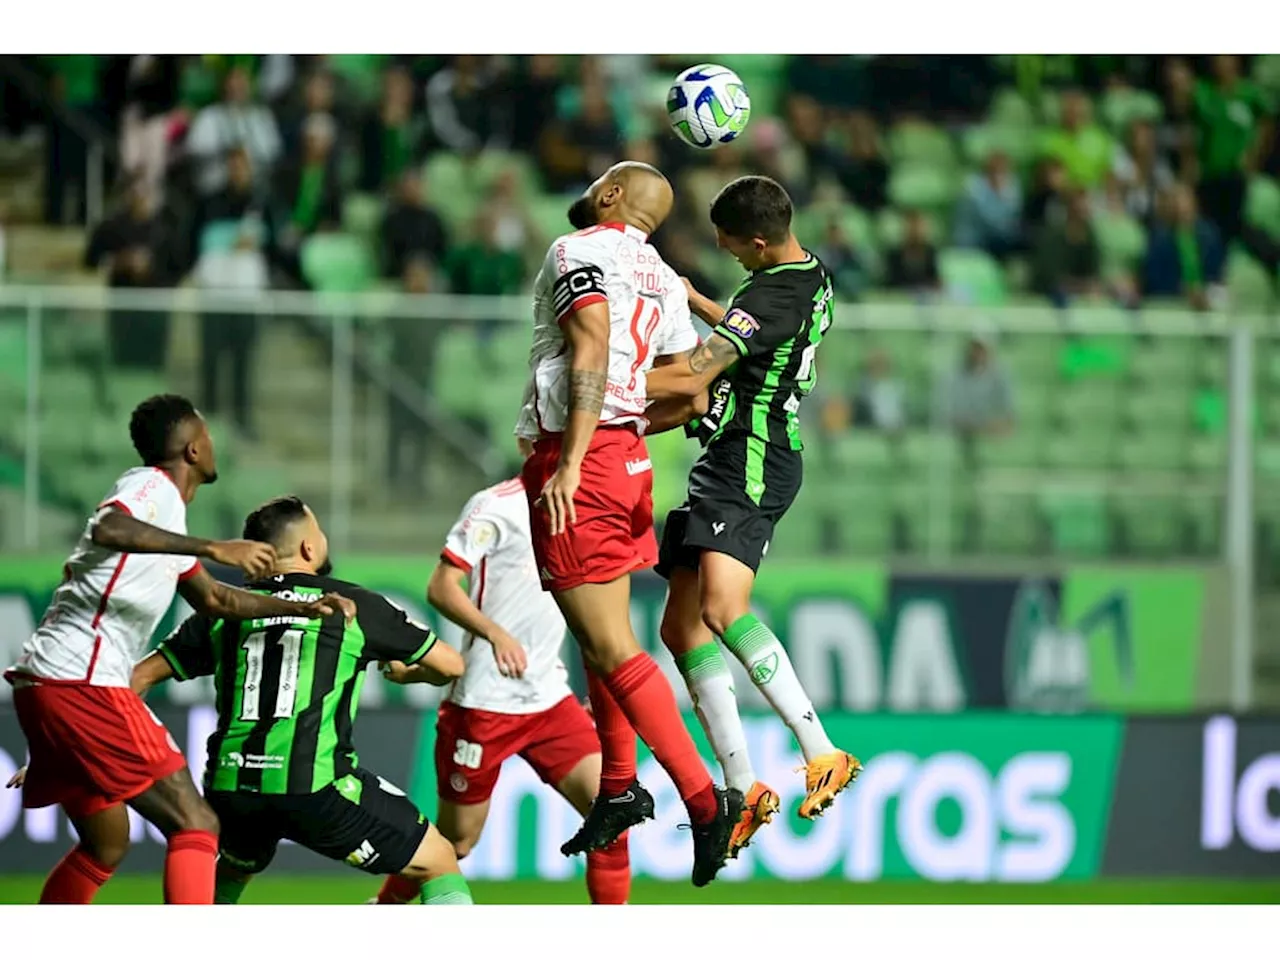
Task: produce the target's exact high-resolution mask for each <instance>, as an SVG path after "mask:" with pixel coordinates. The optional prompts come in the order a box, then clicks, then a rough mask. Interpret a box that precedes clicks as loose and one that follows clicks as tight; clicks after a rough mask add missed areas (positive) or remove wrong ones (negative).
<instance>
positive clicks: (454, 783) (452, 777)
mask: <svg viewBox="0 0 1280 960" xmlns="http://www.w3.org/2000/svg"><path fill="white" fill-rule="evenodd" d="M449 786H451V787H453V789H454V790H455V791H456V792H457V793H466V790H467V778H466V777H464V776H463V775H462V774H460V773H451V774H449Z"/></svg>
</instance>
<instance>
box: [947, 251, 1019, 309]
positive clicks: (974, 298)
mask: <svg viewBox="0 0 1280 960" xmlns="http://www.w3.org/2000/svg"><path fill="white" fill-rule="evenodd" d="M938 272H939V273H940V274H941V276H942V282H943V284H944V285H945V286H946V288H947V293H948V294H949V295H950V296H951V297H952V298H953V299H956V300H960V301H962V302H964V303H970V304H976V305H978V306H984V307H991V306H998V305H1000V304H1002V303H1004V302H1005V300H1006V298H1007V296H1008V291H1007V290H1006V289H1005V283H1004V273H1003V272H1002V271H1001V270H1000V265H999V264H998V263H996V261H995V260H994V259H992V257H991V255H990V254H988V253H986V252H984V251H982V250H960V249H948V250H943V251H942V252H941V253H940V254H939V255H938Z"/></svg>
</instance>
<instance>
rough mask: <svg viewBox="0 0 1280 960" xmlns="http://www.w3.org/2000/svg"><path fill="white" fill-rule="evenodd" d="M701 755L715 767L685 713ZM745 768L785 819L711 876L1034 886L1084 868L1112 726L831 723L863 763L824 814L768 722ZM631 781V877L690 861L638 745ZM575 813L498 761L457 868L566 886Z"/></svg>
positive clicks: (758, 724)
mask: <svg viewBox="0 0 1280 960" xmlns="http://www.w3.org/2000/svg"><path fill="white" fill-rule="evenodd" d="M688 723H689V727H690V729H691V730H692V731H693V732H694V735H695V739H696V740H697V741H698V744H699V747H700V749H701V750H702V753H703V756H704V757H705V758H707V760H708V763H709V764H710V765H711V766H712V768H713V769H716V768H715V762H714V758H713V755H712V753H711V751H710V749H709V748H708V747H707V745H706V741H705V739H704V738H703V736H702V732H701V729H700V728H699V727H698V725H697V723H696V721H694V720H693V719H692V718H689V720H688ZM746 730H747V741H748V750H749V752H750V754H751V757H752V761H753V762H754V764H755V768H756V775H757V776H758V777H759V778H760V779H761V780H762V781H763V782H766V783H768V784H769V785H770V786H771V787H773V788H774V789H775V790H777V791H778V792H779V793H780V794H781V796H782V802H783V814H782V815H781V816H779V817H778V818H777V819H776V820H775V821H774V822H773V823H772V824H770V825H769V826H768V827H767V828H766V829H764V830H761V831H760V833H759V834H757V836H756V840H755V842H753V843H752V845H751V847H750V848H748V850H747V851H746V852H745V853H744V854H743V856H742V857H740V858H739V859H738V860H736V861H734V862H733V863H731V864H730V865H729V866H728V867H727V868H726V871H725V873H724V874H723V875H724V877H725V878H726V879H729V880H748V879H758V878H766V877H772V878H777V879H787V880H812V879H818V878H844V879H847V880H863V881H868V880H880V879H908V878H919V879H925V880H933V881H999V882H1010V883H1040V882H1046V881H1051V880H1058V879H1067V878H1072V879H1084V878H1089V877H1093V876H1096V875H1097V873H1098V870H1099V865H1100V863H1101V856H1102V850H1103V844H1104V842H1105V840H1106V824H1107V818H1108V815H1109V812H1110V805H1111V796H1112V787H1113V782H1114V779H1115V773H1116V766H1117V763H1118V761H1119V756H1120V747H1121V742H1122V738H1123V735H1124V721H1123V720H1122V719H1121V718H1119V717H1114V716H1087V717H1027V716H1015V715H1012V714H1002V713H989V714H965V715H960V716H955V717H949V718H948V719H947V720H945V721H944V722H939V721H938V720H936V719H934V718H931V717H905V716H891V715H883V714H875V715H867V716H862V717H851V716H847V715H840V716H833V717H830V718H828V720H827V730H828V732H829V733H830V734H831V736H832V739H834V740H835V742H836V743H838V744H841V745H842V746H844V747H845V748H847V749H849V750H851V751H852V752H854V753H856V754H857V755H858V756H860V757H861V758H862V759H863V762H864V764H865V769H864V770H863V773H862V775H861V776H860V777H859V779H858V781H857V783H856V784H855V785H854V787H853V788H851V789H850V790H849V791H848V792H847V793H845V794H844V795H842V796H841V797H840V798H839V799H838V800H837V801H836V803H835V804H834V805H832V807H831V808H830V809H829V810H828V811H827V812H826V813H825V814H824V815H823V816H822V817H821V819H819V820H817V821H815V822H813V823H809V822H807V821H804V820H801V819H800V818H799V817H798V816H797V815H796V810H797V809H798V808H799V805H800V801H801V799H802V798H803V796H804V783H803V774H802V773H799V772H797V770H796V767H797V766H799V765H800V764H801V763H802V758H801V757H800V755H799V754H798V753H797V752H796V747H795V743H794V741H793V740H792V737H791V733H790V731H788V730H787V729H786V727H785V726H783V725H782V724H781V723H780V722H779V721H778V720H777V719H776V718H774V717H758V718H754V719H751V720H748V721H747V723H746ZM434 747H435V725H434V723H433V721H432V718H430V717H424V718H423V720H422V723H421V726H420V730H419V737H418V748H417V758H416V762H415V764H414V767H413V771H412V774H411V778H410V786H409V788H408V789H409V792H410V794H411V795H412V796H413V797H414V799H415V800H416V801H417V802H418V803H420V804H421V805H422V807H423V809H424V810H428V811H433V810H434V809H435V803H436V801H435V796H434V794H435V772H434V766H433V760H432V756H433V750H434ZM640 779H641V780H642V781H643V782H644V783H645V785H646V786H647V787H648V788H649V789H650V790H651V791H652V792H653V794H654V797H655V799H656V800H657V806H658V814H657V817H656V820H655V821H654V822H653V823H648V824H645V825H644V826H642V827H640V828H637V829H636V830H634V831H632V833H631V839H630V850H631V859H632V866H633V870H634V871H635V873H636V875H637V876H649V877H654V878H658V879H670V880H674V879H679V878H681V877H683V876H685V875H686V874H687V873H688V870H689V843H690V840H689V833H688V831H687V830H682V829H680V825H681V823H683V822H685V821H686V819H687V815H686V814H685V812H684V809H683V806H682V805H681V803H680V801H679V798H678V796H677V795H676V792H675V787H674V786H673V785H672V783H671V781H670V780H669V779H668V778H667V776H666V774H665V773H664V772H663V771H662V770H661V768H660V767H658V765H657V763H656V762H655V761H654V760H653V759H652V758H651V757H649V756H648V754H647V752H645V751H644V750H643V748H642V752H641V763H640ZM579 822H580V820H579V819H578V818H577V815H576V814H575V813H574V812H573V811H572V809H571V808H570V807H569V805H568V804H567V803H566V802H565V801H564V800H563V799H562V798H560V797H559V796H558V795H557V794H556V793H554V791H552V790H551V789H550V788H549V787H547V786H546V785H545V784H543V783H542V782H541V781H539V780H538V778H537V776H536V775H535V774H534V773H533V771H532V770H531V769H530V768H529V767H528V766H526V765H525V764H523V763H519V762H512V763H508V764H507V765H506V766H505V767H504V768H503V771H502V776H501V778H500V779H499V781H498V786H497V789H496V791H495V793H494V795H493V799H492V802H491V806H490V814H489V823H488V826H487V827H486V828H485V833H484V835H483V836H482V838H481V841H480V843H479V845H478V846H477V848H476V849H475V851H474V852H473V853H472V854H471V856H470V858H469V860H468V865H467V873H468V875H469V876H473V877H478V878H486V879H519V878H533V877H538V878H542V879H548V880H551V879H567V878H570V877H573V876H576V875H577V874H579V873H581V870H582V864H581V863H579V862H578V861H577V860H567V859H565V858H564V857H563V856H561V855H560V853H559V845H560V844H561V843H562V842H563V841H564V839H565V838H566V837H568V836H570V835H571V834H572V833H573V831H574V830H575V829H576V828H577V823H579Z"/></svg>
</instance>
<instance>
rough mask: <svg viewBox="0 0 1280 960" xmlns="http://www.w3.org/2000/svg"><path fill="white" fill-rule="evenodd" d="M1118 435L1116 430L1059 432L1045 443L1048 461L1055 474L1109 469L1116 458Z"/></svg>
mask: <svg viewBox="0 0 1280 960" xmlns="http://www.w3.org/2000/svg"><path fill="white" fill-rule="evenodd" d="M1117 445H1118V439H1117V434H1116V432H1114V431H1113V430H1107V429H1100V430H1093V429H1087V428H1085V427H1084V425H1078V426H1077V428H1076V429H1073V430H1070V431H1065V432H1058V433H1055V434H1053V435H1052V436H1051V437H1048V438H1047V439H1046V441H1045V460H1046V463H1047V465H1048V466H1049V467H1050V468H1051V469H1053V470H1055V471H1072V470H1084V471H1089V472H1095V471H1099V470H1107V469H1109V468H1110V467H1111V466H1112V464H1113V462H1114V460H1115V455H1116V448H1117Z"/></svg>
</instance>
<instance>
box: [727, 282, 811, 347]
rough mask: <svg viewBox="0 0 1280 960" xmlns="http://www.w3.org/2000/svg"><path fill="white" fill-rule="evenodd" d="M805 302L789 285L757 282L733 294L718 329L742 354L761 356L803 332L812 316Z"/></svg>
mask: <svg viewBox="0 0 1280 960" xmlns="http://www.w3.org/2000/svg"><path fill="white" fill-rule="evenodd" d="M801 306H802V305H801V304H799V303H797V302H796V297H795V294H794V292H793V291H792V290H791V289H790V288H788V287H780V286H777V285H775V284H771V283H759V282H757V283H753V284H752V285H751V286H749V287H748V288H747V289H746V290H744V291H742V293H740V294H739V295H738V296H736V297H734V298H733V303H731V304H730V305H729V310H728V312H727V313H726V314H725V315H724V317H723V319H721V321H720V323H719V324H718V325H717V326H716V328H715V332H716V333H718V334H720V336H722V337H724V338H725V339H726V340H728V341H729V342H730V343H732V344H733V345H734V346H735V347H737V348H738V353H739V354H741V355H742V356H744V357H755V356H761V355H763V354H767V353H770V352H772V351H773V350H776V349H777V348H778V347H779V346H780V345H782V344H783V343H785V342H786V341H788V340H790V339H791V338H792V337H794V336H795V335H796V334H798V333H799V332H800V329H801V327H803V326H804V322H805V320H807V319H808V316H807V315H805V314H804V312H803V310H802V309H801Z"/></svg>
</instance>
